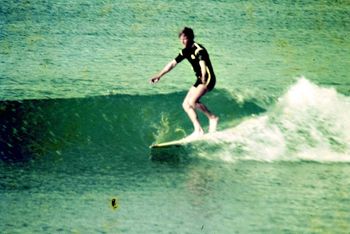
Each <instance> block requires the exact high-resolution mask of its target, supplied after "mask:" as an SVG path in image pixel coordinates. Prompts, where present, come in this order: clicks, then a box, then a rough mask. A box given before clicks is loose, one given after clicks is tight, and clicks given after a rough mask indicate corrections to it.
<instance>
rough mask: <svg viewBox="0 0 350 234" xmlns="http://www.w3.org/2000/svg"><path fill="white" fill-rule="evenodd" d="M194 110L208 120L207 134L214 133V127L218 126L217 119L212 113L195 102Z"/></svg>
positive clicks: (201, 104)
mask: <svg viewBox="0 0 350 234" xmlns="http://www.w3.org/2000/svg"><path fill="white" fill-rule="evenodd" d="M196 109H199V110H201V111H202V112H203V113H204V114H205V115H206V116H207V117H208V119H209V132H210V133H212V132H215V131H216V127H217V125H218V121H219V117H217V116H216V115H214V114H213V113H212V112H210V111H209V110H208V108H207V107H206V106H205V105H204V104H203V103H200V102H197V103H196Z"/></svg>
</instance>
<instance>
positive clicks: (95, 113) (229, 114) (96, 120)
mask: <svg viewBox="0 0 350 234" xmlns="http://www.w3.org/2000/svg"><path fill="white" fill-rule="evenodd" d="M185 95H186V92H179V93H171V94H157V95H153V96H131V95H113V96H100V97H89V98H81V99H49V100H24V101H1V102H0V159H1V160H2V161H4V162H26V161H29V160H32V159H35V158H38V157H42V156H47V155H52V154H56V155H59V156H60V157H69V156H67V155H71V154H69V153H67V152H72V151H74V152H79V153H80V154H81V155H91V152H99V154H100V155H101V154H103V153H104V152H106V151H112V152H108V154H113V155H116V156H117V157H128V156H129V155H130V154H134V155H140V156H141V155H143V156H142V157H144V155H148V154H149V151H150V150H149V148H148V146H149V145H150V144H151V143H154V141H155V136H156V135H157V134H158V133H159V130H160V129H161V131H163V130H164V129H162V128H167V129H168V130H169V129H170V130H169V131H163V133H164V134H165V138H167V139H178V138H182V137H183V136H184V134H188V133H189V132H186V131H187V130H188V131H191V129H192V126H191V123H190V121H189V120H188V118H187V116H186V114H185V113H184V112H183V111H182V109H181V103H182V100H183V98H184V97H185ZM203 101H204V102H205V103H206V104H208V106H209V107H210V109H211V110H212V111H213V112H215V113H220V115H219V116H220V121H221V122H220V123H221V124H222V125H221V126H223V125H224V124H225V122H230V121H232V120H239V119H242V118H244V117H246V116H250V115H252V114H259V113H261V112H264V111H265V110H264V109H263V108H261V107H260V106H258V105H257V104H255V103H254V102H249V101H246V102H244V103H240V102H237V101H236V100H234V99H233V98H232V97H231V95H229V94H228V93H227V92H226V91H225V90H219V91H218V92H215V93H214V92H213V93H210V94H208V95H206V96H205V97H204V98H203ZM164 116H165V117H166V126H162V125H163V124H164V123H162V121H163V120H164V119H165V117H164ZM200 118H204V117H203V116H200ZM179 126H180V127H181V129H186V130H183V131H182V132H177V131H175V130H174V129H176V128H179ZM184 132H185V133H184ZM167 139H165V140H167ZM186 150H187V149H180V150H179V149H177V150H176V153H175V154H174V151H173V153H172V152H171V150H168V151H167V150H166V151H163V152H155V151H152V152H151V155H152V159H157V158H158V159H159V154H161V155H163V156H162V157H161V158H163V159H164V158H167V160H175V161H176V160H181V155H184V154H186ZM174 155H177V156H176V157H174ZM179 155H180V156H179ZM101 157H103V155H102V156H101ZM122 159H123V158H122ZM163 159H162V160H163Z"/></svg>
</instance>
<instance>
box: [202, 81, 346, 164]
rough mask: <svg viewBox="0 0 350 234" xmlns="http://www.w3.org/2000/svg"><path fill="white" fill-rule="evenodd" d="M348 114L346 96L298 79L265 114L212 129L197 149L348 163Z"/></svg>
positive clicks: (228, 155)
mask: <svg viewBox="0 0 350 234" xmlns="http://www.w3.org/2000/svg"><path fill="white" fill-rule="evenodd" d="M349 116H350V99H349V97H346V96H343V95H341V94H338V93H337V92H336V91H335V90H334V89H330V88H322V87H319V86H317V85H315V84H313V83H311V82H310V81H308V80H306V79H305V78H300V79H299V80H298V82H297V83H296V84H294V85H293V86H292V87H291V88H290V89H289V90H288V91H287V92H286V93H285V94H284V95H283V96H282V97H280V98H279V99H278V101H277V103H276V104H275V105H274V106H273V107H272V108H270V109H269V110H268V111H267V112H266V113H264V114H262V115H260V116H258V117H256V118H251V119H248V120H246V121H243V122H242V123H240V124H239V125H238V126H236V127H234V128H230V129H227V130H225V131H223V132H218V133H216V134H215V135H213V136H212V137H211V142H212V145H211V146H208V147H204V145H203V144H201V146H200V147H197V148H198V149H199V148H201V150H198V154H199V155H201V156H203V157H207V158H213V156H212V155H216V156H215V158H216V159H222V160H225V161H235V160H237V159H249V160H250V159H251V160H262V161H275V160H312V161H320V162H349V161H350V122H349V121H348V119H349ZM204 148H205V149H204ZM203 149H204V150H203ZM214 151H215V154H213V152H214ZM208 152H210V153H208Z"/></svg>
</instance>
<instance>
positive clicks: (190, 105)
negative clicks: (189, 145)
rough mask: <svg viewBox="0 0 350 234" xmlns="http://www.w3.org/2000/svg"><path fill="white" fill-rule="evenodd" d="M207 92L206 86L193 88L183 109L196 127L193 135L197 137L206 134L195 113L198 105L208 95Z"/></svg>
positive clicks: (185, 100) (183, 104) (184, 102)
mask: <svg viewBox="0 0 350 234" xmlns="http://www.w3.org/2000/svg"><path fill="white" fill-rule="evenodd" d="M206 91H207V88H206V87H205V86H204V85H199V86H198V87H191V88H190V90H189V91H188V93H187V95H186V97H185V99H184V101H183V103H182V107H183V108H184V110H185V111H186V113H187V115H188V117H189V118H190V120H191V121H192V124H193V127H194V133H193V134H195V135H203V134H204V131H203V128H202V126H201V125H200V123H199V121H198V116H197V113H196V111H195V108H196V103H197V102H198V101H199V99H200V98H201V97H202V96H203V95H204V94H205V93H206Z"/></svg>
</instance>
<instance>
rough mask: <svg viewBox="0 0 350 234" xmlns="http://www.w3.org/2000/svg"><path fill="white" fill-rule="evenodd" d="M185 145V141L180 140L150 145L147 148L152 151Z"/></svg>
mask: <svg viewBox="0 0 350 234" xmlns="http://www.w3.org/2000/svg"><path fill="white" fill-rule="evenodd" d="M185 143H186V141H185V140H184V139H180V140H176V141H168V142H163V143H159V144H152V145H150V147H149V148H151V149H154V148H168V147H180V146H182V145H183V144H185Z"/></svg>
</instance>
